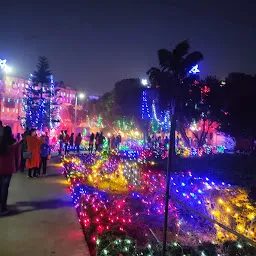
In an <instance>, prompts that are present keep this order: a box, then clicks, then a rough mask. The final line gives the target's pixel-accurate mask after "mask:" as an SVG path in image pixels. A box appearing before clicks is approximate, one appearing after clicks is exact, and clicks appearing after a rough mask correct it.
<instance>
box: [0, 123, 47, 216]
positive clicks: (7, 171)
mask: <svg viewBox="0 0 256 256" xmlns="http://www.w3.org/2000/svg"><path fill="white" fill-rule="evenodd" d="M50 155H51V150H50V146H49V137H48V135H47V133H45V135H43V136H40V137H39V136H37V133H36V130H35V129H26V131H25V132H24V134H22V136H21V137H20V138H19V136H18V135H17V136H16V138H14V136H13V134H12V129H11V127H10V126H3V125H2V122H1V121H0V216H1V215H6V214H7V213H8V210H7V207H6V203H7V198H8V190H9V185H10V181H11V178H12V174H13V173H15V172H17V171H18V170H20V171H21V172H24V170H25V168H27V169H28V178H30V179H32V178H37V177H39V176H41V175H46V169H47V160H48V159H50ZM41 169H42V173H41Z"/></svg>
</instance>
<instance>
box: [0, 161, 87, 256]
mask: <svg viewBox="0 0 256 256" xmlns="http://www.w3.org/2000/svg"><path fill="white" fill-rule="evenodd" d="M58 162H59V160H58V159H56V158H55V159H52V160H51V161H50V163H49V168H48V174H49V176H48V177H45V178H39V179H33V180H29V179H27V177H26V174H23V173H17V174H15V175H14V176H13V178H12V181H11V185H10V189H9V200H8V204H9V205H10V207H9V208H10V210H11V215H10V216H6V217H0V255H1V256H33V255H35V256H89V252H88V248H87V245H86V242H85V240H84V235H83V232H82V230H81V227H80V224H79V221H78V217H77V214H76V212H75V209H74V207H73V203H72V201H71V198H70V194H69V189H68V186H67V183H66V180H65V177H64V176H63V175H61V168H60V167H59V164H58Z"/></svg>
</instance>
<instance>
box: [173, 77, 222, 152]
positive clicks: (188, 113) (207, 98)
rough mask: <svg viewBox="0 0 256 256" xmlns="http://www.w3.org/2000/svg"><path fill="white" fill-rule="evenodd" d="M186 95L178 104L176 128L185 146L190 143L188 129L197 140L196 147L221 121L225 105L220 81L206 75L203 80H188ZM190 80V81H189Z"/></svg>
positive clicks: (201, 143) (200, 145)
mask: <svg viewBox="0 0 256 256" xmlns="http://www.w3.org/2000/svg"><path fill="white" fill-rule="evenodd" d="M190 80H191V79H185V80H184V84H186V83H187V82H189V83H188V84H187V85H186V87H188V88H189V91H188V95H187V97H185V98H184V99H185V101H184V104H182V105H181V106H180V110H181V111H180V113H179V116H178V117H177V130H178V131H179V132H180V133H181V135H182V137H183V140H184V142H185V144H186V146H191V145H190V140H189V138H188V137H187V134H186V131H187V130H188V129H190V131H191V132H192V133H193V135H194V137H195V138H196V140H197V144H198V147H199V148H200V147H202V146H203V144H204V143H205V141H206V137H207V135H208V134H209V133H212V132H215V131H216V130H217V129H218V128H220V124H221V123H223V122H224V121H225V120H224V113H223V108H224V105H225V100H224V95H223V93H224V90H223V88H222V87H221V86H220V85H221V82H220V81H219V80H218V79H217V78H215V77H206V79H204V80H201V81H200V80H199V81H197V80H196V81H190ZM191 82H192V83H191Z"/></svg>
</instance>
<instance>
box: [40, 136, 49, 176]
mask: <svg viewBox="0 0 256 256" xmlns="http://www.w3.org/2000/svg"><path fill="white" fill-rule="evenodd" d="M42 141H43V144H42V145H41V146H40V156H41V166H43V176H46V167H47V160H48V159H50V155H51V148H50V146H49V144H48V143H47V142H46V138H45V137H43V138H42ZM40 170H41V168H40ZM40 170H39V172H40ZM39 174H40V173H39Z"/></svg>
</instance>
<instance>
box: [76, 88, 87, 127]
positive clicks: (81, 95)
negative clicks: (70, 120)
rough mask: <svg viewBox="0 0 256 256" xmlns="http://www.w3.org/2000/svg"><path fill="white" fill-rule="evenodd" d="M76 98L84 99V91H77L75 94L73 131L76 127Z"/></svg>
mask: <svg viewBox="0 0 256 256" xmlns="http://www.w3.org/2000/svg"><path fill="white" fill-rule="evenodd" d="M78 98H79V99H80V100H82V99H84V98H85V94H84V93H82V92H81V93H77V94H76V101H75V120H74V131H75V128H76V111H77V101H78Z"/></svg>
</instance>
